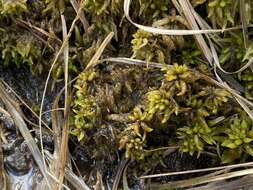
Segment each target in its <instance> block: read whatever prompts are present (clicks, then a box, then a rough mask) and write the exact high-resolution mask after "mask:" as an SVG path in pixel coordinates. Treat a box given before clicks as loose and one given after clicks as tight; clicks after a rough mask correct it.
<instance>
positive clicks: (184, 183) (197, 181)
mask: <svg viewBox="0 0 253 190" xmlns="http://www.w3.org/2000/svg"><path fill="white" fill-rule="evenodd" d="M252 174H253V169H244V170H240V171H234V172H229V173H224V174H220V175H216V176H203V177H196V178H192V179H189V180H181V181H175V182H171V183H168V184H151V187H152V189H159V190H165V189H175V188H186V187H192V186H196V185H201V184H205V183H210V182H217V181H222V180H227V179H232V178H235V177H241V176H246V175H252Z"/></svg>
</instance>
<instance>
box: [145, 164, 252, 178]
mask: <svg viewBox="0 0 253 190" xmlns="http://www.w3.org/2000/svg"><path fill="white" fill-rule="evenodd" d="M252 166H253V162H248V163H243V164H233V165H228V166H220V167H213V168H204V169H198V170H186V171H180V172H169V173H163V174H153V175H146V176H141V177H140V179H147V178H157V177H164V176H175V175H185V174H193V173H200V172H210V171H215V170H224V169H226V170H231V169H236V168H243V167H252Z"/></svg>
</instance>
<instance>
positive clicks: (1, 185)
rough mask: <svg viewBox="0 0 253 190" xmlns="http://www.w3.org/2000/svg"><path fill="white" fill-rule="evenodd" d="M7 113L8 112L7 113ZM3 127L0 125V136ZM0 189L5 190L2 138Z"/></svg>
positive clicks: (0, 149)
mask: <svg viewBox="0 0 253 190" xmlns="http://www.w3.org/2000/svg"><path fill="white" fill-rule="evenodd" d="M7 113H8V112H7ZM2 130H3V126H2V124H0V134H1V133H2ZM0 189H3V190H7V178H6V174H5V169H4V153H3V149H2V138H1V137H0Z"/></svg>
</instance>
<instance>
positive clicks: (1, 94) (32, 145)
mask: <svg viewBox="0 0 253 190" xmlns="http://www.w3.org/2000/svg"><path fill="white" fill-rule="evenodd" d="M0 99H1V100H2V101H3V102H4V104H5V106H6V108H7V110H8V112H9V113H10V115H11V116H12V118H13V120H14V122H15V124H16V126H17V127H18V129H19V131H20V133H21V134H22V136H23V137H24V139H25V141H26V143H27V146H28V148H29V150H30V151H31V154H32V155H33V157H34V160H35V162H36V163H37V165H38V167H39V169H40V171H41V173H42V175H43V176H44V179H45V180H46V182H47V186H48V187H49V189H51V184H50V183H49V181H48V175H47V169H46V167H47V166H46V165H45V163H44V162H43V159H42V155H41V153H40V150H39V148H38V146H37V144H36V142H35V141H34V139H33V137H32V135H31V134H30V132H29V129H28V128H27V126H26V123H25V122H24V120H23V118H22V117H21V115H20V114H19V112H18V111H17V110H16V108H15V106H14V105H13V104H12V103H11V100H10V97H9V96H8V95H7V93H6V92H5V90H4V85H3V84H2V83H0Z"/></svg>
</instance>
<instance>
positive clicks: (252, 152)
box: [221, 116, 253, 163]
mask: <svg viewBox="0 0 253 190" xmlns="http://www.w3.org/2000/svg"><path fill="white" fill-rule="evenodd" d="M224 133H225V135H226V136H225V137H224V139H223V140H222V141H221V146H223V147H225V148H226V149H225V150H224V152H223V154H222V158H221V159H222V162H223V163H229V162H232V161H234V160H236V159H242V160H243V159H246V158H247V157H248V156H253V144H252V141H253V129H252V120H251V119H249V118H248V117H245V116H241V117H234V118H232V119H231V120H230V121H229V124H228V126H226V128H225V130H224ZM235 152H236V153H237V154H234V153H235Z"/></svg>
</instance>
